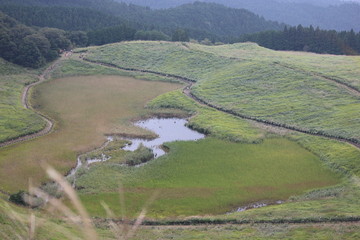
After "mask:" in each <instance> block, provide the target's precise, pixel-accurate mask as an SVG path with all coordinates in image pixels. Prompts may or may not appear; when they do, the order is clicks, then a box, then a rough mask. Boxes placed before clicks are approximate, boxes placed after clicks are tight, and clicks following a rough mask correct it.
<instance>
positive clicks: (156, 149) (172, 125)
mask: <svg viewBox="0 0 360 240" xmlns="http://www.w3.org/2000/svg"><path fill="white" fill-rule="evenodd" d="M187 122H188V121H187V120H185V119H181V118H151V119H148V120H142V121H138V122H136V123H135V125H136V126H138V127H141V128H145V129H148V130H150V131H152V132H155V133H156V134H157V135H158V136H159V137H158V138H156V139H153V140H145V139H129V138H127V139H126V140H130V141H131V142H132V143H131V144H130V145H127V146H125V147H124V148H123V149H124V150H128V151H135V150H136V149H137V148H138V147H139V145H140V144H141V143H142V144H143V145H144V146H146V147H148V148H150V149H152V150H153V153H154V155H155V158H157V157H160V156H162V155H164V154H165V151H164V150H163V149H161V145H162V144H163V143H165V142H174V141H196V140H199V139H202V138H205V135H204V134H201V133H199V132H196V131H194V130H192V129H190V128H188V127H187V126H185V124H186V123H187Z"/></svg>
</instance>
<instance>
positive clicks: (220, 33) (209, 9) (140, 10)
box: [0, 0, 285, 42]
mask: <svg viewBox="0 0 360 240" xmlns="http://www.w3.org/2000/svg"><path fill="white" fill-rule="evenodd" d="M96 1H98V2H99V5H96V4H94V2H96ZM25 2H26V4H25V3H24V2H23V1H21V0H14V1H13V2H12V3H11V4H10V3H9V2H8V1H7V0H0V10H1V11H3V12H4V13H6V14H8V15H9V16H11V17H13V18H15V19H17V20H18V21H20V22H22V23H24V24H26V25H30V26H40V27H45V26H46V27H55V28H61V29H64V30H82V31H90V30H98V29H100V28H103V27H113V26H116V25H123V24H126V25H127V26H129V27H132V28H135V29H136V30H143V31H153V30H156V31H161V32H163V33H164V34H166V35H168V36H171V35H172V34H173V33H174V31H175V30H176V29H179V28H182V29H185V30H186V31H187V33H188V34H189V37H190V38H193V39H196V40H203V39H204V38H208V39H211V40H212V41H225V42H226V41H227V40H228V39H229V38H230V37H236V36H239V35H240V34H245V33H254V32H258V31H266V30H281V29H283V27H284V26H285V25H283V24H279V23H276V22H271V21H266V20H265V19H264V18H262V17H259V16H257V15H255V14H253V13H251V12H249V11H247V10H244V9H232V8H228V7H225V6H222V5H219V4H213V3H199V2H197V3H194V4H186V5H183V6H179V7H177V8H173V9H166V10H151V9H149V8H146V7H140V6H136V5H132V4H129V5H128V4H125V3H116V2H112V1H110V0H106V1H105V2H110V3H109V6H112V8H110V9H109V7H105V6H107V5H106V4H104V3H105V2H104V1H99V0H78V1H68V0H65V1H59V0H53V1H49V0H48V1H46V0H27V1H25ZM31 3H32V4H31ZM80 3H83V4H80ZM83 6H86V7H87V8H84V7H83Z"/></svg>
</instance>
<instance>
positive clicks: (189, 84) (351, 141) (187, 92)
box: [81, 57, 360, 148]
mask: <svg viewBox="0 0 360 240" xmlns="http://www.w3.org/2000/svg"><path fill="white" fill-rule="evenodd" d="M81 59H82V60H83V61H86V62H89V63H93V64H97V65H101V66H106V67H111V68H117V69H120V70H125V71H131V72H143V73H152V74H155V75H159V76H165V77H171V78H175V79H178V80H180V81H182V82H184V83H186V84H187V85H186V86H185V87H184V89H183V93H184V94H185V95H186V96H188V97H189V98H191V99H193V100H195V101H196V102H198V103H200V104H201V105H204V106H207V107H211V108H214V109H216V110H218V111H221V112H224V113H228V114H231V115H233V116H236V117H240V118H243V119H247V120H252V121H255V122H259V123H262V124H265V125H268V126H272V127H278V128H281V129H286V130H291V131H295V132H300V133H305V134H309V135H313V136H319V137H326V138H329V139H334V140H338V141H342V142H346V143H349V144H351V145H353V146H355V147H357V148H360V141H359V140H358V139H355V138H345V137H340V136H334V135H331V134H328V133H325V132H322V131H317V130H315V131H310V130H307V129H302V128H299V127H296V126H289V125H286V124H283V123H278V122H273V121H269V120H265V119H260V118H256V117H252V116H247V115H244V114H240V113H237V112H235V111H233V110H228V109H224V108H222V107H220V106H216V105H214V104H212V103H209V102H207V101H205V100H204V99H201V98H199V97H198V96H195V95H194V94H192V93H191V88H192V86H193V85H194V83H196V81H195V80H193V79H189V78H185V77H182V76H178V75H174V74H166V73H161V72H156V71H151V70H144V69H136V68H126V67H120V66H117V65H115V64H111V63H104V62H99V61H94V60H91V59H88V58H85V57H81ZM328 80H330V79H328ZM331 80H332V81H334V80H333V79H331ZM338 84H340V83H339V82H338ZM341 84H342V86H343V87H348V86H344V83H341ZM351 90H352V92H353V93H354V92H357V90H356V89H351ZM356 94H357V93H356Z"/></svg>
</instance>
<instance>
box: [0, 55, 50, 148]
mask: <svg viewBox="0 0 360 240" xmlns="http://www.w3.org/2000/svg"><path fill="white" fill-rule="evenodd" d="M35 74H37V72H35V71H30V70H27V69H25V68H22V67H19V66H16V65H14V64H11V63H8V62H6V61H4V60H3V59H0V143H1V142H5V141H7V140H10V139H14V138H17V137H19V136H23V135H27V134H31V133H34V132H37V131H39V130H41V129H42V128H43V127H44V126H45V122H43V120H42V119H41V118H40V117H39V116H37V115H36V114H35V113H33V112H32V111H30V110H27V109H25V108H24V107H23V106H22V104H21V94H22V91H23V88H24V86H25V85H26V84H29V83H32V82H36V81H37V80H38V78H37V76H36V75H35Z"/></svg>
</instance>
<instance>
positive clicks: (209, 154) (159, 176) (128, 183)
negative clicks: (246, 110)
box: [76, 138, 340, 218]
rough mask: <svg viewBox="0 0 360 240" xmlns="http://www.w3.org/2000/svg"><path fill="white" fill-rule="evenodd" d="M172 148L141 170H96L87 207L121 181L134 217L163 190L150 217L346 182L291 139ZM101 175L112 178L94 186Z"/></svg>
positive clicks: (84, 189)
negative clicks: (153, 195)
mask: <svg viewBox="0 0 360 240" xmlns="http://www.w3.org/2000/svg"><path fill="white" fill-rule="evenodd" d="M166 147H168V148H169V154H168V155H166V156H164V157H161V158H159V159H156V160H153V161H152V162H150V163H148V164H146V165H145V166H143V167H140V168H132V167H124V168H123V169H122V168H121V167H119V166H117V165H113V164H104V165H105V166H102V165H100V166H94V167H92V168H91V169H90V171H89V173H88V174H85V175H82V176H80V177H79V178H78V179H77V182H76V187H77V188H79V189H81V190H80V194H81V196H84V195H83V194H86V195H85V196H84V197H82V199H83V200H84V203H85V205H86V206H88V203H89V204H90V205H89V206H93V204H91V202H93V201H94V204H95V203H96V202H98V200H99V199H101V197H104V199H103V200H104V201H105V202H106V200H107V196H108V197H111V194H110V195H109V194H99V196H98V197H97V195H98V194H97V193H99V192H107V191H109V190H111V188H114V187H115V189H113V190H116V188H117V187H116V185H117V184H116V182H119V181H121V182H122V184H123V186H124V189H125V197H126V198H128V204H127V206H126V208H127V212H128V214H130V216H135V215H134V214H135V213H137V212H139V211H140V210H141V208H140V209H139V208H138V207H139V203H145V202H146V199H147V198H149V196H151V194H152V193H153V192H154V191H159V196H158V197H157V199H156V200H155V202H154V203H153V204H152V205H151V206H150V207H149V209H148V212H149V213H148V216H149V217H157V218H164V217H179V216H192V215H207V214H221V213H225V212H227V211H232V210H234V209H236V208H237V207H240V206H244V205H247V204H250V203H254V202H258V201H261V200H267V201H269V202H274V201H277V200H286V199H287V198H288V197H290V196H291V195H296V194H300V193H303V192H304V191H305V190H308V189H313V188H319V187H324V186H328V185H334V184H337V183H339V182H340V178H339V176H336V175H334V174H333V173H332V172H331V171H330V170H328V169H326V168H323V166H322V165H321V163H320V161H319V159H318V157H316V156H315V155H314V154H312V153H310V152H308V151H306V150H305V149H303V148H301V147H300V146H299V145H298V144H296V143H294V142H291V141H289V140H286V139H267V140H265V141H264V142H263V143H261V144H240V143H233V142H228V141H224V140H218V139H215V138H207V139H205V140H200V141H198V142H175V143H169V144H166ZM107 169H108V171H107ZM116 170H117V171H116ZM105 172H106V174H105ZM112 174H114V175H112ZM101 175H106V176H105V177H101V178H100V179H102V180H104V181H101V183H99V182H97V183H96V184H94V183H93V179H94V178H95V179H97V176H101ZM111 179H113V180H111ZM88 194H89V195H88ZM117 194H118V193H115V195H117ZM113 195H114V194H113ZM100 196H101V197H100ZM109 205H110V206H114V205H113V204H109ZM134 205H135V206H134ZM114 207H115V206H114ZM140 207H141V205H140ZM98 209H99V207H94V208H91V207H89V211H90V213H93V214H94V215H99V216H104V214H105V212H104V210H102V211H100V212H99V210H98ZM114 210H115V209H114ZM116 210H118V211H119V210H120V206H119V207H118V208H117V209H116ZM134 210H135V211H134ZM118 211H117V213H119V212H118ZM101 212H102V214H101Z"/></svg>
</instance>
